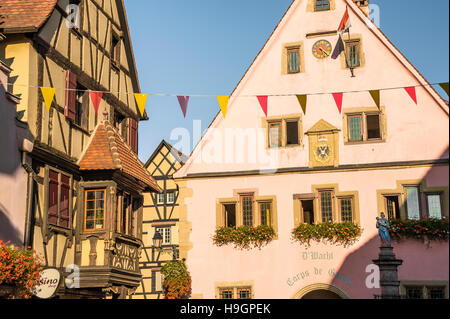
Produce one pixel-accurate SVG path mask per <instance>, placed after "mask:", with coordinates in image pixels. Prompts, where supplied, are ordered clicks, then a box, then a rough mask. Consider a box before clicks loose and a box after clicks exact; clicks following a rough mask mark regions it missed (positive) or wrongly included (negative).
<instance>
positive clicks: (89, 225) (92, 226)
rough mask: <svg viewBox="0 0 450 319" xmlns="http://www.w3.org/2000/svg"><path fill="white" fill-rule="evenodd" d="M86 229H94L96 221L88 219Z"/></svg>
mask: <svg viewBox="0 0 450 319" xmlns="http://www.w3.org/2000/svg"><path fill="white" fill-rule="evenodd" d="M86 229H89V230H91V229H94V221H93V220H87V221H86Z"/></svg>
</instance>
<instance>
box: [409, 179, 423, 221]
mask: <svg viewBox="0 0 450 319" xmlns="http://www.w3.org/2000/svg"><path fill="white" fill-rule="evenodd" d="M406 208H407V211H408V219H417V220H418V219H420V208H419V189H418V188H417V187H408V188H407V189H406Z"/></svg>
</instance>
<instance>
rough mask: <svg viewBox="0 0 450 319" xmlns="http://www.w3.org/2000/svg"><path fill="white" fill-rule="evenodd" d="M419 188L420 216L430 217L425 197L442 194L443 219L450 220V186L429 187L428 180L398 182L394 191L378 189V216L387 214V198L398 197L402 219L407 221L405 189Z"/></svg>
mask: <svg viewBox="0 0 450 319" xmlns="http://www.w3.org/2000/svg"><path fill="white" fill-rule="evenodd" d="M412 186H417V187H419V192H420V197H419V205H420V207H419V209H420V215H421V216H425V214H424V212H425V213H426V216H428V214H429V213H428V206H427V203H426V198H425V200H423V199H424V197H425V196H426V195H427V194H440V195H441V203H442V206H441V214H442V217H443V218H449V188H448V186H438V187H428V186H427V183H426V180H423V179H409V180H396V188H394V189H377V210H378V216H380V215H381V212H384V213H385V214H387V208H386V204H385V197H386V196H392V197H394V196H397V197H398V206H399V208H400V219H402V220H406V219H407V210H406V198H405V196H406V194H405V187H412Z"/></svg>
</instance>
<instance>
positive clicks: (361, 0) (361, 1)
mask: <svg viewBox="0 0 450 319" xmlns="http://www.w3.org/2000/svg"><path fill="white" fill-rule="evenodd" d="M353 2H354V3H356V5H357V6H358V7H359V8H360V9H361V10H362V12H364V13H365V15H366V16H369V15H370V10H369V0H353Z"/></svg>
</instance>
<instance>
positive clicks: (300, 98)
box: [297, 94, 308, 115]
mask: <svg viewBox="0 0 450 319" xmlns="http://www.w3.org/2000/svg"><path fill="white" fill-rule="evenodd" d="M297 100H298V103H300V106H301V107H302V110H303V114H304V115H306V102H307V100H308V97H307V96H306V94H303V95H297Z"/></svg>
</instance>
